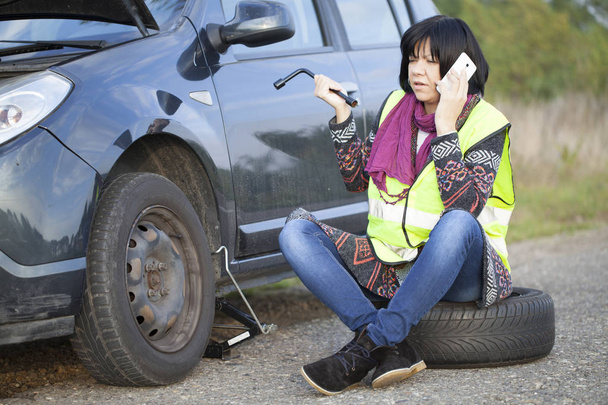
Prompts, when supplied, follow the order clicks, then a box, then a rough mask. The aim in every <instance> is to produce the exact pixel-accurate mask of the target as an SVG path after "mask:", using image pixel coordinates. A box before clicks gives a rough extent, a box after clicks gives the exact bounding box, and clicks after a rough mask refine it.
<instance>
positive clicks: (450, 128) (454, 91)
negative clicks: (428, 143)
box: [435, 69, 469, 136]
mask: <svg viewBox="0 0 608 405" xmlns="http://www.w3.org/2000/svg"><path fill="white" fill-rule="evenodd" d="M446 77H447V82H445V83H443V82H437V83H435V84H436V85H438V86H439V89H440V90H441V96H440V97H439V104H438V105H437V110H436V111H435V127H436V128H437V135H438V136H441V135H447V134H449V133H451V132H455V131H456V120H457V119H458V116H459V115H460V113H461V112H462V109H463V108H464V105H465V103H466V102H467V92H468V91H469V81H468V80H467V74H466V72H465V70H464V69H462V72H455V71H453V70H450V71H449V72H448V74H447V75H446Z"/></svg>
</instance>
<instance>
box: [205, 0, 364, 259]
mask: <svg viewBox="0 0 608 405" xmlns="http://www.w3.org/2000/svg"><path fill="white" fill-rule="evenodd" d="M221 3H222V6H223V10H224V14H225V16H224V17H222V18H223V19H224V21H213V20H211V21H209V22H212V23H217V24H224V23H225V21H228V20H231V19H232V17H233V15H234V5H235V3H236V0H222V2H221ZM283 3H284V4H285V5H287V6H288V7H289V8H290V10H291V13H292V15H293V18H294V20H295V24H296V34H295V36H294V37H293V38H291V39H289V40H287V41H284V42H280V43H277V44H273V45H268V46H263V47H258V48H246V47H244V46H242V45H235V46H231V47H230V48H229V49H228V50H227V52H226V53H225V54H217V60H216V61H208V62H209V64H210V66H211V69H212V70H213V71H214V76H213V79H214V83H215V87H216V91H217V94H218V98H219V101H220V107H221V111H222V115H223V119H224V125H225V132H226V141H227V144H228V149H229V154H230V160H231V167H232V176H233V183H234V193H235V204H236V212H237V218H236V222H237V223H236V225H237V235H236V238H237V240H236V248H235V254H234V256H235V257H237V258H242V257H248V256H253V255H259V254H261V253H267V252H273V251H277V250H278V233H279V232H280V230H281V228H282V226H283V225H284V220H285V217H286V216H287V215H288V214H289V213H290V212H291V211H292V210H293V209H294V208H297V207H300V206H301V207H304V208H305V209H307V210H310V211H314V212H315V213H316V214H317V215H318V216H319V218H320V219H321V220H325V221H327V222H329V223H332V224H334V225H340V226H343V227H344V228H345V229H346V230H350V231H353V232H363V231H364V229H365V216H366V211H367V205H366V202H365V195H362V194H352V193H348V192H346V191H345V188H344V185H343V182H342V179H341V176H340V174H339V170H338V166H337V162H336V158H335V155H334V148H333V145H332V141H331V137H330V134H329V130H328V125H327V124H328V121H329V119H330V118H331V117H332V116H333V114H334V112H333V109H332V108H331V107H330V106H328V105H327V104H326V103H324V102H323V101H321V100H319V99H317V98H315V97H314V95H313V90H314V81H313V80H312V79H311V78H310V77H308V76H306V75H305V74H301V75H298V76H296V77H295V78H294V79H292V80H291V81H289V82H288V83H287V84H286V86H285V87H283V88H282V89H281V90H279V91H278V90H277V89H275V87H274V86H273V83H274V82H275V81H276V80H278V79H280V78H284V77H285V76H287V75H288V74H290V73H291V72H293V71H295V70H296V69H299V68H307V69H309V70H311V71H312V72H314V73H322V74H325V75H327V76H330V77H332V78H334V79H336V80H337V81H340V82H341V83H343V84H344V86H345V87H346V88H347V90H349V91H350V93H351V95H352V96H353V97H358V96H359V95H360V94H359V92H358V85H357V80H356V76H355V73H354V71H353V69H352V67H351V64H350V62H349V58H348V56H347V54H346V52H344V50H343V47H342V44H341V43H340V37H339V35H338V34H337V32H336V30H335V24H334V23H333V20H332V19H331V18H330V15H329V13H330V12H331V9H330V8H329V7H328V4H327V2H324V1H313V0H284V1H283ZM216 18H217V17H216ZM361 111H362V110H361V109H355V110H354V115H355V117H356V119H357V120H358V121H359V122H361V123H362V121H361V120H362V119H363V113H362V112H361Z"/></svg>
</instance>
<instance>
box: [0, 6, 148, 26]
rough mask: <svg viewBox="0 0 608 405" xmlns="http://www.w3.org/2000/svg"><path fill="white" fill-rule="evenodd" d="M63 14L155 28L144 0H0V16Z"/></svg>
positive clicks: (49, 16)
mask: <svg viewBox="0 0 608 405" xmlns="http://www.w3.org/2000/svg"><path fill="white" fill-rule="evenodd" d="M26 18H27V19H37V18H64V19H76V20H92V21H103V22H110V23H116V24H125V25H135V26H139V25H144V26H145V27H146V28H151V29H155V30H158V24H157V23H156V21H155V20H154V17H152V14H151V13H150V10H149V9H148V7H147V6H146V4H145V3H144V0H101V1H95V0H0V20H19V19H26Z"/></svg>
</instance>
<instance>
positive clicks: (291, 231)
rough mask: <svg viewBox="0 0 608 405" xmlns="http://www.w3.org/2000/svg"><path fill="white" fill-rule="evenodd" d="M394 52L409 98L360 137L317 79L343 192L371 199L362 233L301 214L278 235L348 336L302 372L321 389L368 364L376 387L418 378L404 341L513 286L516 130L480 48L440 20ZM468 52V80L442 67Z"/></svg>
mask: <svg viewBox="0 0 608 405" xmlns="http://www.w3.org/2000/svg"><path fill="white" fill-rule="evenodd" d="M401 52H402V62H401V72H400V76H399V80H400V84H401V87H402V89H403V90H399V91H395V92H393V93H391V94H390V95H389V96H388V98H387V99H386V100H385V102H384V105H383V106H382V108H381V109H380V111H379V112H378V115H377V117H376V120H375V123H374V125H373V128H372V131H371V132H370V134H369V136H368V137H367V139H366V140H365V142H361V141H360V139H359V138H358V137H357V135H356V128H355V122H354V120H353V116H352V114H351V111H350V107H349V106H348V105H347V104H346V103H345V102H344V100H342V99H341V98H340V97H338V96H337V95H336V94H335V93H334V92H332V91H330V90H342V89H341V87H340V85H339V84H338V83H336V82H335V81H333V80H331V79H329V78H327V77H324V76H319V75H317V76H316V77H315V95H316V96H317V97H319V98H321V99H322V100H324V101H326V102H327V103H328V104H329V105H331V106H332V107H333V108H334V109H335V112H336V116H335V117H334V118H333V119H332V120H331V121H330V123H329V127H330V132H331V135H332V138H333V142H334V146H335V149H336V156H337V158H338V163H339V167H340V171H341V174H342V176H343V178H344V182H345V184H346V187H347V189H348V190H350V191H355V192H361V191H365V190H367V192H368V200H369V215H368V219H369V223H368V228H367V235H366V236H365V237H361V236H357V235H352V234H349V233H346V232H343V231H341V230H339V229H336V228H332V227H330V226H327V225H325V224H323V223H320V222H319V221H317V220H316V218H315V217H314V216H313V215H312V214H310V213H308V212H307V211H305V210H303V209H299V210H296V211H295V212H294V213H292V214H291V215H290V216H289V218H288V220H287V223H286V225H285V228H284V229H283V231H282V232H281V235H280V238H279V241H280V246H281V250H282V252H283V254H284V256H285V257H286V259H287V261H288V262H289V263H290V265H291V266H292V267H293V269H294V271H295V272H296V274H297V275H298V277H299V278H300V279H301V280H302V282H303V283H304V284H305V285H306V286H307V288H308V289H309V290H310V291H311V292H312V293H313V294H314V295H316V296H317V297H318V298H319V299H320V300H321V301H322V302H323V303H324V304H325V305H327V306H328V307H329V308H330V309H332V310H333V311H334V312H335V313H336V314H337V315H338V317H339V318H340V319H341V320H342V322H344V323H345V324H346V325H347V326H348V327H349V328H350V329H351V330H352V331H354V332H355V337H354V339H353V340H352V341H351V342H350V343H348V344H347V345H346V346H344V347H343V348H342V349H341V350H340V351H338V352H337V353H336V354H334V355H332V356H329V357H327V358H324V359H321V360H319V361H317V362H315V363H312V364H308V365H305V366H304V367H302V375H303V376H304V378H305V379H306V381H308V382H309V383H310V384H311V385H312V386H313V387H314V388H315V389H317V390H318V391H320V392H322V393H324V394H327V395H332V394H337V393H340V392H342V391H344V390H345V389H347V388H349V387H351V386H353V385H355V384H357V383H359V382H360V381H361V380H362V379H363V378H364V377H365V376H366V375H367V373H368V372H369V371H370V370H372V369H374V368H375V371H374V374H373V376H372V385H373V387H374V388H377V387H381V386H385V385H388V384H390V383H392V382H395V381H400V380H403V379H405V378H407V377H409V376H411V375H413V374H415V373H416V372H418V371H420V370H423V369H424V368H425V367H426V365H425V364H424V361H423V360H422V359H421V358H420V357H419V355H418V354H417V353H416V351H415V350H414V348H412V347H411V346H410V345H409V344H408V343H407V340H406V337H407V335H408V333H409V331H410V328H411V327H412V326H413V325H416V324H417V323H418V321H419V320H420V318H422V316H423V315H424V314H425V313H427V312H428V311H429V310H430V309H431V308H432V307H433V306H434V305H435V304H436V303H437V302H438V301H440V300H445V301H454V302H466V301H477V302H478V305H480V306H481V307H483V306H489V305H491V304H493V303H494V302H496V301H497V300H500V299H503V298H505V297H507V296H509V294H510V293H511V291H512V285H511V276H510V268H509V265H508V262H507V250H506V245H505V235H506V231H507V226H508V221H509V218H510V214H511V212H512V209H513V205H514V195H513V184H512V176H511V165H510V161H509V137H508V130H509V127H510V124H509V122H508V121H507V119H506V118H505V117H504V116H503V115H502V114H501V113H500V112H499V111H498V110H496V109H495V108H494V107H492V106H491V105H490V104H488V103H487V102H485V101H484V100H483V99H482V98H481V97H482V95H483V92H484V86H485V82H486V80H487V77H488V65H487V62H486V60H485V58H484V56H483V54H482V52H481V49H480V47H479V45H478V43H477V41H476V39H475V37H474V36H473V34H472V32H471V30H470V29H469V27H468V26H467V25H466V24H465V23H464V22H463V21H462V20H460V19H456V18H450V17H446V16H435V17H432V18H429V19H427V20H424V21H422V22H420V23H418V24H416V25H414V26H412V27H411V28H410V29H408V30H407V32H406V33H405V34H404V35H403V38H402V40H401ZM462 52H466V53H467V55H468V56H469V57H470V58H471V59H472V60H473V62H474V63H475V65H476V66H477V71H476V72H475V74H474V75H473V77H472V78H471V79H470V81H467V78H466V74H465V72H464V71H462V72H457V71H448V70H449V69H450V67H451V66H452V64H453V63H454V62H455V61H456V59H457V58H458V56H459V55H460V54H461V53H462ZM445 75H447V80H446V81H444V82H440V80H441V78H442V77H443V76H445ZM437 88H438V89H439V91H440V92H438V91H437ZM379 301H384V304H385V305H376V304H377V303H378V302H379ZM382 306H385V308H384V307H382ZM378 307H380V309H378Z"/></svg>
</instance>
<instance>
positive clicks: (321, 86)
mask: <svg viewBox="0 0 608 405" xmlns="http://www.w3.org/2000/svg"><path fill="white" fill-rule="evenodd" d="M332 90H337V91H341V92H343V93H344V89H343V88H342V86H340V83H338V82H336V81H334V80H332V79H330V78H329V77H327V76H324V75H315V96H316V97H318V98H320V99H321V100H323V101H325V102H326V103H327V104H329V105H330V106H332V107H333V108H334V109H335V110H336V123H337V124H339V123H341V122H344V121H346V120H347V119H348V117H350V112H351V107H350V106H349V105H348V104H346V102H345V101H344V99H343V98H342V97H340V96H338V95H337V94H336V93H334V92H333V91H332Z"/></svg>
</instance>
